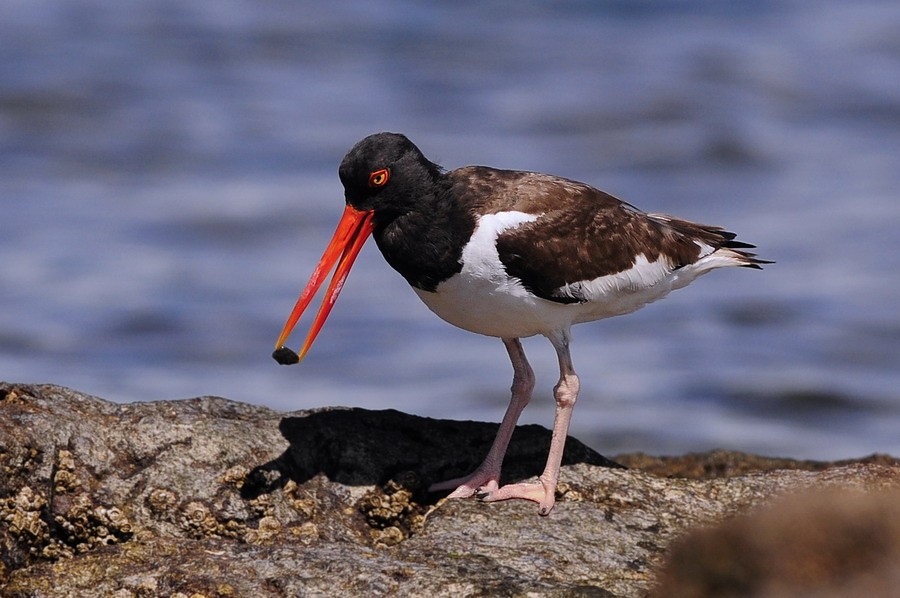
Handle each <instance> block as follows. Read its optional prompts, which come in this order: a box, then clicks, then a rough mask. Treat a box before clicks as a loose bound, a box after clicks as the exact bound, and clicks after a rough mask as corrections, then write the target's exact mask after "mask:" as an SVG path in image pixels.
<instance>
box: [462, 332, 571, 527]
mask: <svg viewBox="0 0 900 598" xmlns="http://www.w3.org/2000/svg"><path fill="white" fill-rule="evenodd" d="M548 338H549V339H550V342H551V343H553V346H554V348H556V354H557V356H558V357H559V383H558V384H557V385H556V387H554V389H553V397H554V398H555V399H556V417H555V418H554V420H553V435H552V437H551V440H550V454H549V455H548V456H547V465H546V467H544V472H543V473H542V474H541V475H540V477H539V478H538V479H539V482H538V483H521V484H508V485H506V486H503V487H502V488H499V489H496V490H489V489H488V491H486V492H483V491H480V492H479V498H481V500H483V501H486V502H492V501H496V500H506V499H509V498H524V499H526V500H533V501H534V502H537V503H539V504H540V508H539V509H538V513H540V514H541V515H548V514H549V513H550V511H551V510H552V509H553V505H554V504H555V503H556V484H557V482H558V481H559V467H560V464H561V463H562V456H563V449H564V448H565V446H566V435H567V433H568V431H569V421H570V420H571V419H572V409H573V408H574V407H575V401H576V400H577V399H578V387H579V383H578V376H577V375H576V374H575V369H574V368H573V367H572V357H571V356H570V355H569V332H568V330H564V331H559V332H556V333H554V334H553V335H548Z"/></svg>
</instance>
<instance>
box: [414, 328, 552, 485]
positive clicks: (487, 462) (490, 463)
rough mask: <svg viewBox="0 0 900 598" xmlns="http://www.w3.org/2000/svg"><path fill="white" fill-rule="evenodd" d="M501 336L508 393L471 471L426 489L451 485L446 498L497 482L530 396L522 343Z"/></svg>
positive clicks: (531, 375)
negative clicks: (509, 374)
mask: <svg viewBox="0 0 900 598" xmlns="http://www.w3.org/2000/svg"><path fill="white" fill-rule="evenodd" d="M502 340H503V345H504V346H505V347H506V351H507V352H508V353H509V360H510V361H511V362H512V366H513V383H512V397H511V398H510V400H509V407H507V408H506V413H505V414H504V415H503V421H501V422H500V429H499V430H498V431H497V436H496V437H495V438H494V443H493V444H492V445H491V450H490V451H488V454H487V457H485V458H484V461H483V462H482V463H481V465H479V466H478V469H476V470H475V471H474V472H472V474H471V475H468V476H463V477H461V478H456V479H453V480H447V481H445V482H438V483H437V484H432V486H431V487H430V488H429V489H428V490H429V491H430V492H435V491H437V490H448V489H450V488H455V490H454V491H453V492H451V493H450V495H449V496H448V497H447V498H468V497H470V496H473V495H474V494H475V493H476V492H492V491H494V490H496V489H497V488H498V487H499V486H500V467H501V466H502V465H503V457H504V456H505V455H506V449H507V447H508V446H509V440H510V438H512V434H513V431H514V430H515V429H516V422H518V421H519V415H521V413H522V410H523V409H525V405H527V404H528V401H530V400H531V392H532V391H533V390H534V371H533V370H532V369H531V365H529V364H528V360H527V359H526V358H525V351H524V350H523V349H522V343H521V342H520V341H519V339H517V338H512V339H506V338H505V339H502Z"/></svg>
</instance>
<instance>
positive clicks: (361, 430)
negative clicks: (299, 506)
mask: <svg viewBox="0 0 900 598" xmlns="http://www.w3.org/2000/svg"><path fill="white" fill-rule="evenodd" d="M497 428H498V425H497V424H490V423H481V422H471V421H453V420H439V419H432V418H427V417H419V416H415V415H408V414H405V413H401V412H399V411H395V410H392V409H391V410H385V411H370V410H366V409H327V410H321V411H314V412H311V413H309V414H308V415H303V416H300V417H285V418H284V419H282V420H281V423H280V424H279V429H280V430H281V434H282V435H283V436H284V437H285V439H287V441H288V442H289V443H290V446H289V447H288V449H287V450H286V451H285V452H284V453H282V454H281V455H280V456H279V457H278V458H276V459H273V460H272V461H269V462H268V463H264V464H262V465H259V466H258V467H256V468H255V469H253V470H252V471H251V472H250V473H249V474H248V475H247V478H246V480H245V482H244V485H243V487H242V495H243V497H244V498H247V499H250V498H256V497H258V496H259V495H261V494H265V493H268V492H271V491H273V490H275V489H277V488H279V487H282V486H283V485H284V484H286V483H287V481H288V480H294V481H295V482H296V483H298V484H302V483H303V482H306V481H308V480H310V479H311V478H312V477H314V476H316V475H318V474H324V475H325V476H327V477H328V479H330V480H331V481H333V482H337V483H340V484H346V485H350V486H372V485H375V486H381V485H384V484H386V483H387V482H389V481H391V480H394V481H400V483H402V484H403V485H404V486H406V487H407V488H409V489H410V490H412V491H413V492H414V493H416V494H417V495H418V496H417V497H419V498H421V499H422V501H423V502H430V503H433V502H435V501H437V499H439V498H441V496H442V495H443V493H436V494H431V495H428V493H427V492H426V489H427V487H428V486H429V485H431V484H432V483H435V482H438V481H441V480H444V479H449V478H454V477H459V476H462V475H465V474H467V473H469V472H471V471H472V470H474V469H475V468H476V467H477V466H478V465H479V464H480V463H481V460H482V459H484V456H485V455H486V454H487V452H488V449H490V446H491V443H492V442H493V440H494V435H495V434H496V433H497ZM549 447H550V431H549V430H547V429H546V428H543V427H541V426H537V425H528V426H520V427H518V428H516V431H515V433H514V434H513V437H512V441H511V442H510V446H509V450H508V452H507V455H506V459H505V461H504V466H503V476H504V477H503V481H504V482H510V481H518V480H521V479H525V478H529V477H532V476H537V475H539V474H540V472H541V471H542V470H543V467H544V462H545V460H546V458H547V452H548V450H549ZM575 463H587V464H590V465H599V466H603V467H615V468H622V467H623V466H622V465H619V464H618V463H615V462H614V461H611V460H609V459H607V458H606V457H604V456H602V455H600V454H599V453H597V452H596V451H594V450H592V449H591V448H589V447H587V446H586V445H584V444H583V443H581V442H579V441H578V440H576V439H574V438H569V439H568V441H567V443H566V450H565V453H564V455H563V465H571V464H575Z"/></svg>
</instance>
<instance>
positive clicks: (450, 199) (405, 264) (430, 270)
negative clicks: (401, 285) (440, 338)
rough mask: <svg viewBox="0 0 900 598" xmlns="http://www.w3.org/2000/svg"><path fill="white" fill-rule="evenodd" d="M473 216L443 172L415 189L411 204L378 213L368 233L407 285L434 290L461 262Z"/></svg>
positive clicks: (473, 226) (472, 225)
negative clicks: (435, 179)
mask: <svg viewBox="0 0 900 598" xmlns="http://www.w3.org/2000/svg"><path fill="white" fill-rule="evenodd" d="M474 228H475V219H474V217H473V216H472V215H471V213H469V211H468V210H466V209H465V207H464V206H462V205H461V204H460V201H459V197H458V193H457V192H456V190H455V189H454V188H453V186H452V185H451V183H450V181H449V180H448V179H447V178H444V177H442V178H440V179H439V180H437V181H436V182H435V184H434V185H431V186H429V187H428V188H427V189H423V190H418V191H417V192H416V196H415V199H414V203H413V204H412V207H411V208H409V209H407V210H405V211H404V212H402V213H400V214H378V213H376V217H375V229H374V231H373V235H374V237H375V242H376V243H377V244H378V248H379V249H380V250H381V253H382V254H383V255H384V258H385V260H387V262H388V263H389V264H390V265H391V267H392V268H394V270H396V271H397V272H399V273H400V274H401V275H402V276H403V277H404V278H405V279H406V281H407V282H408V283H409V284H411V285H412V286H414V287H416V288H418V289H422V290H425V291H434V290H435V289H436V288H437V285H438V284H440V283H441V282H442V281H444V280H446V279H448V278H450V277H451V276H453V275H454V274H456V273H458V272H459V271H460V270H461V268H462V263H461V256H462V250H463V247H464V246H465V244H466V242H467V241H468V239H469V237H470V236H471V234H472V231H473V230H474Z"/></svg>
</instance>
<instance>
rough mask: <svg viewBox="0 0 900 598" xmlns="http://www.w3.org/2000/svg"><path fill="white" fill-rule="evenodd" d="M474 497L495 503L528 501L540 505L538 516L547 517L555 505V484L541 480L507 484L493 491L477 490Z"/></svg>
mask: <svg viewBox="0 0 900 598" xmlns="http://www.w3.org/2000/svg"><path fill="white" fill-rule="evenodd" d="M476 496H477V497H478V499H479V500H481V501H483V502H495V501H498V500H509V499H511V498H522V499H525V500H530V501H533V502H536V503H538V504H539V505H540V507H539V508H538V514H539V515H549V514H550V511H551V510H553V505H555V504H556V484H555V483H552V484H551V483H550V482H546V481H544V480H543V479H542V480H541V481H540V482H537V483H520V484H507V485H506V486H503V487H501V488H497V489H495V490H489V491H482V490H480V489H479V491H478V492H477V493H476Z"/></svg>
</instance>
